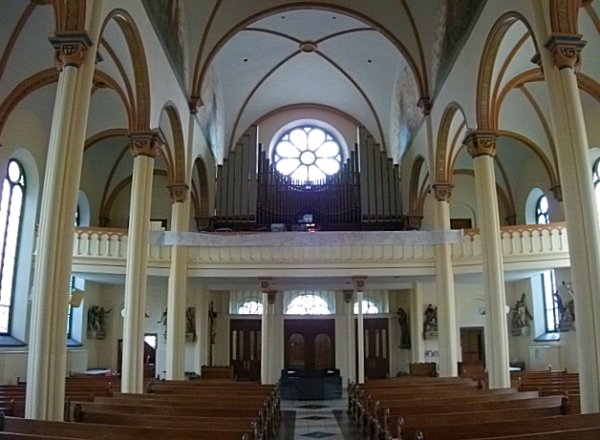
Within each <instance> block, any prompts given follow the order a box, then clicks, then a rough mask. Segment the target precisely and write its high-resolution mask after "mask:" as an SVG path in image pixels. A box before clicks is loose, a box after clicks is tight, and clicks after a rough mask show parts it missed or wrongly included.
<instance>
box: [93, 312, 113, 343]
mask: <svg viewBox="0 0 600 440" xmlns="http://www.w3.org/2000/svg"><path fill="white" fill-rule="evenodd" d="M111 311H112V309H108V310H106V309H105V308H104V307H100V306H90V307H89V308H88V313H87V318H88V321H87V336H88V339H104V337H105V336H106V318H107V317H108V314H109V313H110V312H111Z"/></svg>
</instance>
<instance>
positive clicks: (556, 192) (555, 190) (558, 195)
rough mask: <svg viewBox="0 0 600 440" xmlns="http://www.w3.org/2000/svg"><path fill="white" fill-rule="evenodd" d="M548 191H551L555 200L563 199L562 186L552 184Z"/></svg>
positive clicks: (560, 200)
mask: <svg viewBox="0 0 600 440" xmlns="http://www.w3.org/2000/svg"><path fill="white" fill-rule="evenodd" d="M550 191H552V195H553V196H554V199H555V200H556V201H557V202H562V201H563V195H562V186H561V185H554V186H553V187H552V188H550Z"/></svg>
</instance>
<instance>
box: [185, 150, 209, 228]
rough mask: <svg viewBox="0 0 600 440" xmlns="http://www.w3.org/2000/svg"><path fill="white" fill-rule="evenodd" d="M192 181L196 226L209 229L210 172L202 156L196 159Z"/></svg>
mask: <svg viewBox="0 0 600 440" xmlns="http://www.w3.org/2000/svg"><path fill="white" fill-rule="evenodd" d="M191 181H192V183H191V188H190V190H191V202H192V210H193V215H194V219H195V220H196V226H197V227H198V229H199V230H203V229H207V228H208V227H209V226H210V225H209V217H210V203H209V201H210V200H209V187H208V172H207V169H206V163H205V162H204V160H203V159H202V158H201V157H197V158H196V160H195V161H194V168H193V170H192V178H191Z"/></svg>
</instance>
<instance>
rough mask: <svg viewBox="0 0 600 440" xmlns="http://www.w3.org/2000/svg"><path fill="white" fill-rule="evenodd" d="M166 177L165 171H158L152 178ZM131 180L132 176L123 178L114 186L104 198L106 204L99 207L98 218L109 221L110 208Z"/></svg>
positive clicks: (156, 170)
mask: <svg viewBox="0 0 600 440" xmlns="http://www.w3.org/2000/svg"><path fill="white" fill-rule="evenodd" d="M166 175H167V172H166V171H165V170H159V169H155V170H154V176H166ZM132 179H133V176H132V175H129V176H127V177H126V178H124V179H123V180H121V181H120V182H119V183H118V184H117V185H115V187H114V188H113V190H112V191H111V193H110V194H109V195H108V197H107V198H106V202H104V203H103V204H102V206H101V207H100V218H104V219H107V220H110V212H111V211H112V207H113V205H114V203H115V201H116V200H117V197H119V195H120V194H121V192H122V191H123V190H124V189H125V188H127V187H128V186H129V185H131V181H132Z"/></svg>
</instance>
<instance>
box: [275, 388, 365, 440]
mask: <svg viewBox="0 0 600 440" xmlns="http://www.w3.org/2000/svg"><path fill="white" fill-rule="evenodd" d="M346 405H347V400H346V399H343V398H342V399H339V400H282V401H281V410H282V424H281V428H280V435H279V438H280V440H309V439H321V438H322V439H328V440H360V439H361V438H362V437H361V435H360V433H359V432H358V431H357V430H356V428H355V426H354V424H353V423H352V422H351V421H350V420H349V419H348V415H347V414H346Z"/></svg>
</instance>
